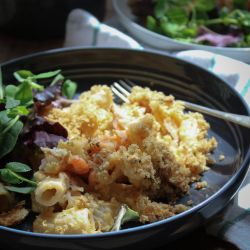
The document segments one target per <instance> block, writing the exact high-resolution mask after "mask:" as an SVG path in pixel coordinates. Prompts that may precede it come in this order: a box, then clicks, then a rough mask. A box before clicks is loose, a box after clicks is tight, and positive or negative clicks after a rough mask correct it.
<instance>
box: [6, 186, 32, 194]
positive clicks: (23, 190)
mask: <svg viewBox="0 0 250 250" xmlns="http://www.w3.org/2000/svg"><path fill="white" fill-rule="evenodd" d="M5 188H6V189H7V190H9V191H11V192H15V193H20V194H29V193H32V192H33V191H34V190H35V187H13V186H5Z"/></svg>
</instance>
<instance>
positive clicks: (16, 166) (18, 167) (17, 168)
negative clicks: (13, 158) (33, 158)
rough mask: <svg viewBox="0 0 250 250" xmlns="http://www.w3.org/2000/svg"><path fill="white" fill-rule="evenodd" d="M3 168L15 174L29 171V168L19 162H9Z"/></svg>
mask: <svg viewBox="0 0 250 250" xmlns="http://www.w3.org/2000/svg"><path fill="white" fill-rule="evenodd" d="M5 168H7V169H9V170H11V171H14V172H16V173H25V172H29V171H31V168H30V167H29V166H28V165H26V164H23V163H20V162H9V163H7V164H6V166H5Z"/></svg>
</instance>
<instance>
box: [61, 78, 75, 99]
mask: <svg viewBox="0 0 250 250" xmlns="http://www.w3.org/2000/svg"><path fill="white" fill-rule="evenodd" d="M76 89H77V84H76V83H75V82H73V81H71V80H66V81H65V82H64V83H63V87H62V93H63V95H65V96H66V97H67V98H68V99H72V98H73V97H74V95H75V93H76Z"/></svg>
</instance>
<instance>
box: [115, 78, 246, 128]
mask: <svg viewBox="0 0 250 250" xmlns="http://www.w3.org/2000/svg"><path fill="white" fill-rule="evenodd" d="M133 86H136V85H135V84H134V83H133V82H131V81H130V80H126V81H125V80H119V81H118V82H114V83H113V84H112V85H111V90H112V92H113V93H114V95H115V96H116V97H118V98H119V99H120V100H122V101H123V102H127V103H128V102H129V99H128V96H129V95H130V92H131V89H132V87H133ZM182 102H183V103H184V106H185V107H186V108H188V109H190V110H193V111H197V112H200V113H203V114H207V115H210V116H214V117H217V118H220V119H223V120H225V121H229V122H233V123H235V124H238V125H241V126H243V127H247V128H250V116H245V115H237V114H232V113H228V112H223V111H219V110H215V109H210V108H207V107H204V106H200V105H197V104H194V103H190V102H186V101H182Z"/></svg>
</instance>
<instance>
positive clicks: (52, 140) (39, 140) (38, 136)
mask: <svg viewBox="0 0 250 250" xmlns="http://www.w3.org/2000/svg"><path fill="white" fill-rule="evenodd" d="M32 139H33V141H32V143H33V144H35V145H37V146H38V147H48V148H53V147H55V146H56V145H57V144H58V142H59V141H60V140H64V141H65V140H66V138H65V137H63V136H59V135H55V134H50V133H47V132H44V131H35V132H34V134H33V138H32Z"/></svg>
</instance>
